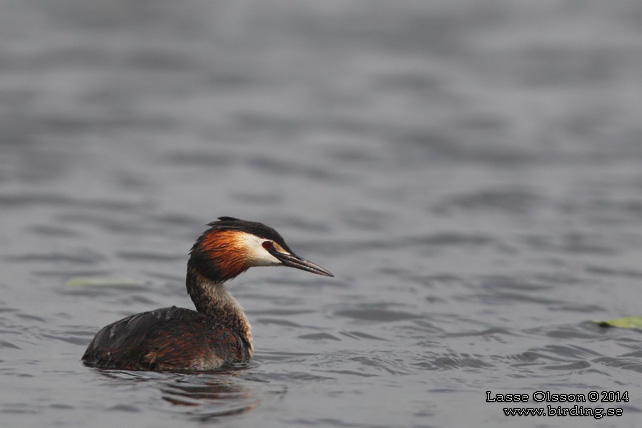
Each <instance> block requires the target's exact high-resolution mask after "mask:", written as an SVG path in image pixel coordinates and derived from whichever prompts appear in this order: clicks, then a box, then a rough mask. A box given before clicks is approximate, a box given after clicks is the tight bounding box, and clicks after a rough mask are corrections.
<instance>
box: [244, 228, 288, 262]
mask: <svg viewBox="0 0 642 428" xmlns="http://www.w3.org/2000/svg"><path fill="white" fill-rule="evenodd" d="M243 240H244V241H245V248H246V249H247V254H248V258H249V261H250V263H251V264H253V265H255V266H276V265H280V264H281V262H280V261H279V259H277V258H276V257H274V256H273V255H272V254H270V253H268V251H267V250H266V249H265V248H263V242H265V241H266V239H263V238H259V237H258V236H254V235H251V234H249V233H244V234H243Z"/></svg>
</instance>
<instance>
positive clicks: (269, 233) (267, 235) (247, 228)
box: [208, 217, 294, 254]
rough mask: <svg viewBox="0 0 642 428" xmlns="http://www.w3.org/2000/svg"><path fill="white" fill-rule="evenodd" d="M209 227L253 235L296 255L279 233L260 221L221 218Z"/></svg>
mask: <svg viewBox="0 0 642 428" xmlns="http://www.w3.org/2000/svg"><path fill="white" fill-rule="evenodd" d="M208 226H210V227H211V229H216V230H238V231H240V232H247V233H251V234H252V235H256V236H258V237H259V238H264V239H269V240H270V241H274V242H276V243H277V244H279V245H280V246H281V247H283V249H284V250H286V251H287V252H289V253H290V254H294V253H293V252H292V250H291V249H290V247H288V244H286V243H285V240H284V239H283V237H282V236H281V235H280V234H279V232H277V231H276V230H274V229H272V228H271V227H270V226H266V225H264V224H263V223H259V222H258V221H247V220H241V219H239V218H235V217H219V218H218V220H217V221H213V222H211V223H209V224H208ZM211 229H210V230H211Z"/></svg>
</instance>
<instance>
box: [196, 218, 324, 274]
mask: <svg viewBox="0 0 642 428" xmlns="http://www.w3.org/2000/svg"><path fill="white" fill-rule="evenodd" d="M208 226H211V227H210V229H208V230H206V231H205V233H203V234H202V235H201V236H200V238H198V240H197V241H196V243H195V244H194V246H193V247H192V250H191V251H190V254H191V257H190V260H189V262H188V268H189V270H190V271H192V272H194V273H196V274H199V275H202V276H203V277H205V278H207V279H208V280H210V281H213V282H217V283H222V282H225V281H227V280H229V279H232V278H234V277H236V276H238V275H239V274H241V273H243V272H245V271H246V270H247V269H249V268H251V267H253V266H289V267H293V268H297V269H301V270H304V271H306V272H311V273H315V274H317V275H323V276H334V275H333V274H332V273H330V272H329V271H328V270H326V269H324V268H322V267H321V266H319V265H317V264H315V263H312V262H310V261H308V260H305V259H303V258H301V257H299V256H297V255H296V254H295V253H294V252H293V251H292V250H291V249H290V247H288V244H286V243H285V241H284V240H283V238H282V237H281V235H279V233H278V232H277V231H276V230H274V229H272V228H271V227H268V226H266V225H264V224H262V223H258V222H253V221H245V220H240V219H238V218H234V217H219V219H218V221H215V222H212V223H210V224H209V225H208Z"/></svg>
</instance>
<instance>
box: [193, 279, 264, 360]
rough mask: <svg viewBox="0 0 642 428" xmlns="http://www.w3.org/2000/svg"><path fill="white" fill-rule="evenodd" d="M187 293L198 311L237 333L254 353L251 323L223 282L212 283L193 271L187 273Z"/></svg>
mask: <svg viewBox="0 0 642 428" xmlns="http://www.w3.org/2000/svg"><path fill="white" fill-rule="evenodd" d="M186 285H187V292H188V293H189V295H190V297H191V298H192V301H193V302H194V306H196V310H197V311H198V312H200V313H202V314H204V315H206V316H208V317H211V318H213V319H214V320H216V321H218V322H220V323H221V324H224V325H226V326H227V327H230V328H231V329H232V330H234V331H235V332H237V333H238V334H239V335H240V336H241V338H242V339H243V341H244V342H246V344H247V346H248V348H249V351H250V355H251V353H252V334H251V333H250V323H249V321H248V319H247V317H246V316H245V313H243V308H242V307H241V305H239V303H238V302H237V301H236V299H235V298H234V297H232V295H231V294H230V293H229V292H228V291H227V288H225V285H224V284H223V283H222V282H215V281H210V280H208V279H207V278H205V277H204V276H203V275H201V274H199V273H198V272H195V271H194V270H193V269H188V271H187V280H186Z"/></svg>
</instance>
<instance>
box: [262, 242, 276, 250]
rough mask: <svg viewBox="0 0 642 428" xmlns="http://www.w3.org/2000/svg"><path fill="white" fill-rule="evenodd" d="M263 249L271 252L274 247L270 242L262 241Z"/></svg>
mask: <svg viewBox="0 0 642 428" xmlns="http://www.w3.org/2000/svg"><path fill="white" fill-rule="evenodd" d="M262 245H263V248H265V249H266V250H271V249H272V247H274V245H273V244H272V241H263V244H262Z"/></svg>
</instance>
